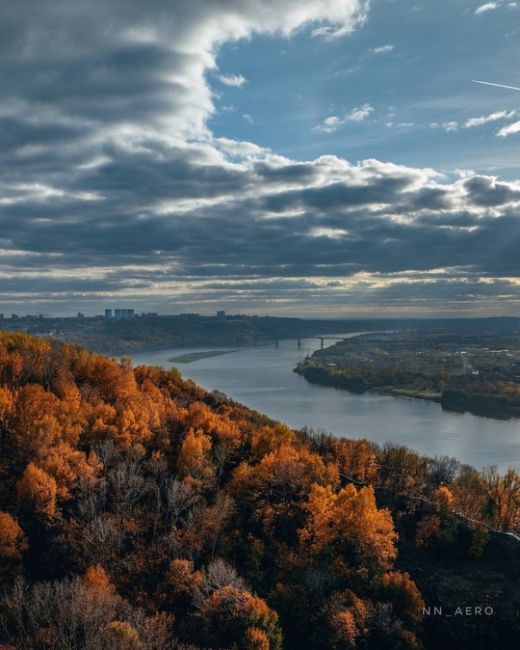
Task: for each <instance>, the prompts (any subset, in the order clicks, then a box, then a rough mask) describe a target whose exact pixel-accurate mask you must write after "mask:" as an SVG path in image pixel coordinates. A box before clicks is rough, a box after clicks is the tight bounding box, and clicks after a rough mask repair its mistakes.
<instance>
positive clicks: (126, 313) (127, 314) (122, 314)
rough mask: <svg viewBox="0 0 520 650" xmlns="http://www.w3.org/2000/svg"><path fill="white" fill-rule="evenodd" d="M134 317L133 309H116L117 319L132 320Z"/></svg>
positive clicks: (115, 315) (115, 316)
mask: <svg viewBox="0 0 520 650" xmlns="http://www.w3.org/2000/svg"><path fill="white" fill-rule="evenodd" d="M133 317H134V310H133V309H116V310H115V311H114V318H115V319H116V320H131V319H132V318H133Z"/></svg>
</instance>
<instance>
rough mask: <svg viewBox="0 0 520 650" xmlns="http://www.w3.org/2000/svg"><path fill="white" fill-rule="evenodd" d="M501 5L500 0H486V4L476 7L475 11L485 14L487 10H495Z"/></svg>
mask: <svg viewBox="0 0 520 650" xmlns="http://www.w3.org/2000/svg"><path fill="white" fill-rule="evenodd" d="M499 6H500V3H498V2H486V4H483V5H480V7H477V8H476V9H475V13H476V14H477V15H478V14H483V13H486V12H487V11H493V10H494V9H498V7H499Z"/></svg>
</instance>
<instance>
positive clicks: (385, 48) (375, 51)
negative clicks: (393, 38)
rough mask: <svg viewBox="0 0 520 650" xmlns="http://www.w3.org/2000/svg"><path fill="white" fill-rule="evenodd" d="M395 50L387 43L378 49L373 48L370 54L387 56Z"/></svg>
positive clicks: (393, 46)
mask: <svg viewBox="0 0 520 650" xmlns="http://www.w3.org/2000/svg"><path fill="white" fill-rule="evenodd" d="M394 50H395V45H392V44H391V43H388V44H387V45H380V46H379V47H374V48H372V49H371V50H370V51H371V52H372V54H388V53H389V52H393V51H394Z"/></svg>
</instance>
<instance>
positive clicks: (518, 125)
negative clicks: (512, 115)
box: [497, 122, 520, 138]
mask: <svg viewBox="0 0 520 650" xmlns="http://www.w3.org/2000/svg"><path fill="white" fill-rule="evenodd" d="M514 133H520V122H513V124H509V125H508V126H504V127H502V128H501V129H500V131H499V132H498V133H497V135H498V136H499V137H501V138H507V136H508V135H513V134H514Z"/></svg>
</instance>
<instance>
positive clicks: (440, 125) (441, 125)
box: [430, 120, 459, 133]
mask: <svg viewBox="0 0 520 650" xmlns="http://www.w3.org/2000/svg"><path fill="white" fill-rule="evenodd" d="M430 128H431V129H443V130H444V131H446V133H454V132H455V131H458V130H459V123H458V122H455V121H454V120H453V121H451V122H432V123H431V124H430Z"/></svg>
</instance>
